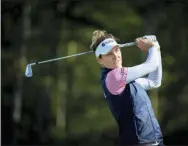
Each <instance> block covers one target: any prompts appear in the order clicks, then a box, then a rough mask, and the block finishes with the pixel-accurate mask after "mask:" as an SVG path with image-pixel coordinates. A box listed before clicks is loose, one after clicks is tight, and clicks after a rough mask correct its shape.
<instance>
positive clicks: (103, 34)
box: [90, 30, 119, 52]
mask: <svg viewBox="0 0 188 146" xmlns="http://www.w3.org/2000/svg"><path fill="white" fill-rule="evenodd" d="M107 38H113V39H114V40H116V41H119V39H118V38H116V37H114V36H113V35H112V34H108V33H107V31H106V30H95V31H93V36H92V39H91V42H92V43H91V45H90V48H91V49H92V50H93V51H94V52H95V50H96V48H97V46H98V45H99V44H100V43H101V42H102V41H103V40H105V39H107Z"/></svg>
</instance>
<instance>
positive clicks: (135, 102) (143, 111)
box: [25, 30, 164, 146]
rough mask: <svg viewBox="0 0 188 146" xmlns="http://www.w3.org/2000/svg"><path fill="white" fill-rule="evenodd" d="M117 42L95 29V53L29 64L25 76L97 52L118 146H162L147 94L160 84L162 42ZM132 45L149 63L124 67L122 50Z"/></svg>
mask: <svg viewBox="0 0 188 146" xmlns="http://www.w3.org/2000/svg"><path fill="white" fill-rule="evenodd" d="M117 41H119V40H118V38H116V37H114V36H113V35H112V34H108V33H107V32H106V31H100V30H96V31H94V32H93V36H92V44H91V46H90V48H91V49H92V51H88V52H83V53H79V54H74V55H70V56H65V57H60V58H56V59H51V60H46V61H41V62H36V63H31V64H28V65H27V67H26V72H25V75H26V76H27V77H31V76H32V69H31V66H32V65H36V64H41V63H47V62H51V61H56V60H60V59H65V58H69V57H73V56H79V55H84V54H88V53H91V52H94V53H95V55H96V58H97V62H98V63H99V64H100V66H101V85H102V88H103V92H104V96H105V99H106V101H107V103H108V106H109V108H110V110H111V112H112V115H113V116H114V118H115V120H116V122H117V124H118V127H119V145H121V146H123V145H142V146H152V145H153V146H154V145H155V146H156V145H158V146H163V145H164V144H163V136H162V133H161V129H160V126H159V123H158V121H157V119H156V117H155V114H154V111H153V109H152V105H151V102H150V99H149V97H148V95H147V93H146V91H145V90H150V89H152V88H158V87H159V86H160V85H161V79H162V65H161V53H160V46H159V43H158V41H157V39H156V37H155V36H154V35H150V36H144V37H142V38H137V39H136V42H131V43H127V44H118V43H117ZM133 45H137V46H138V47H139V48H140V49H141V50H142V51H145V52H148V57H147V60H146V61H145V62H144V63H142V64H140V65H136V66H133V67H123V66H122V56H121V50H120V48H121V47H128V46H133ZM145 75H148V76H147V77H144V76H145Z"/></svg>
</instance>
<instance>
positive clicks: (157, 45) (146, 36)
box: [143, 35, 160, 51]
mask: <svg viewBox="0 0 188 146" xmlns="http://www.w3.org/2000/svg"><path fill="white" fill-rule="evenodd" d="M143 38H144V39H149V40H151V41H152V42H153V46H155V47H157V48H158V50H159V51H160V45H159V42H158V41H157V38H156V36H155V35H145V36H143Z"/></svg>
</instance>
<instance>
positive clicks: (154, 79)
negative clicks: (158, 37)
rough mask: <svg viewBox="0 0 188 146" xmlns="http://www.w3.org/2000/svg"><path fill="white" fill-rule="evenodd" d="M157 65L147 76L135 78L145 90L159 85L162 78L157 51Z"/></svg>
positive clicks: (160, 63) (159, 55)
mask: <svg viewBox="0 0 188 146" xmlns="http://www.w3.org/2000/svg"><path fill="white" fill-rule="evenodd" d="M158 58H159V66H158V68H157V69H156V70H155V71H153V72H151V73H150V74H149V75H148V77H147V78H139V79H137V80H135V81H136V82H137V83H139V84H140V85H141V86H142V87H143V88H144V89H145V90H149V89H152V88H158V87H159V86H160V85H161V80H162V62H161V53H160V51H159V52H158Z"/></svg>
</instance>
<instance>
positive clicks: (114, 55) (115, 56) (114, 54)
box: [113, 52, 118, 60]
mask: <svg viewBox="0 0 188 146" xmlns="http://www.w3.org/2000/svg"><path fill="white" fill-rule="evenodd" d="M117 58H118V53H116V52H113V59H114V60H116V59H117Z"/></svg>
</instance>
